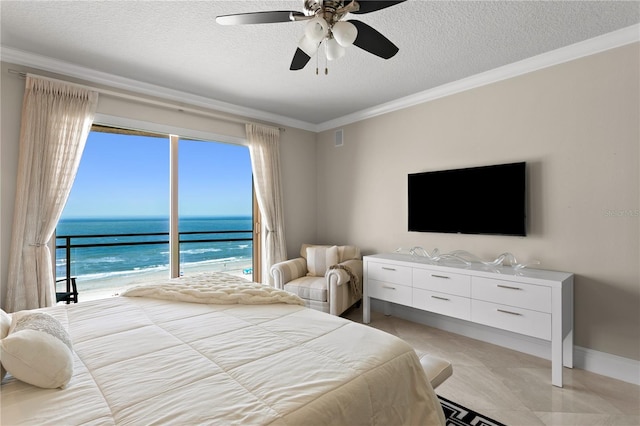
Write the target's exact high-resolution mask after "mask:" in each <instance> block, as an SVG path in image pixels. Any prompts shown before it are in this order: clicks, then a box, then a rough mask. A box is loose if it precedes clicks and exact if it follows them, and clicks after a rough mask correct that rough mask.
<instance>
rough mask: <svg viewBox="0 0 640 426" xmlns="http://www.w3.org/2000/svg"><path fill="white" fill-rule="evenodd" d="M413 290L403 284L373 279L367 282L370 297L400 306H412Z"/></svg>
mask: <svg viewBox="0 0 640 426" xmlns="http://www.w3.org/2000/svg"><path fill="white" fill-rule="evenodd" d="M411 290H412V289H411V287H409V286H406V285H402V284H394V283H389V282H385V281H377V280H372V279H369V280H368V281H367V291H368V292H369V293H368V294H369V297H373V298H374V299H380V300H387V301H389V302H393V303H398V304H400V305H406V306H411Z"/></svg>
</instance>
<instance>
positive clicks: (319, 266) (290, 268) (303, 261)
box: [270, 244, 362, 315]
mask: <svg viewBox="0 0 640 426" xmlns="http://www.w3.org/2000/svg"><path fill="white" fill-rule="evenodd" d="M270 273H271V276H272V277H273V279H274V284H275V287H276V288H279V289H283V290H286V291H289V292H291V293H294V294H297V295H298V296H300V297H301V298H302V299H303V300H304V302H305V306H307V307H308V308H312V309H316V310H319V311H322V312H327V313H329V314H331V315H340V314H342V313H343V312H344V311H346V310H347V309H348V308H349V307H351V306H352V305H353V304H354V303H356V302H359V301H360V300H361V299H362V256H361V255H360V249H359V248H358V247H355V246H327V245H310V244H303V245H302V248H301V249H300V257H297V258H295V259H290V260H286V261H284V262H280V263H276V264H275V265H273V266H272V267H271V270H270Z"/></svg>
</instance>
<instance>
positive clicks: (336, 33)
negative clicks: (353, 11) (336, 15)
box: [331, 21, 358, 47]
mask: <svg viewBox="0 0 640 426" xmlns="http://www.w3.org/2000/svg"><path fill="white" fill-rule="evenodd" d="M331 32H332V34H333V38H334V39H335V40H336V41H337V42H338V44H339V45H340V46H342V47H349V46H351V45H352V44H353V42H354V41H355V40H356V37H358V29H357V28H356V26H355V25H353V24H352V23H351V22H346V21H338V22H336V23H335V24H334V25H333V28H332V29H331Z"/></svg>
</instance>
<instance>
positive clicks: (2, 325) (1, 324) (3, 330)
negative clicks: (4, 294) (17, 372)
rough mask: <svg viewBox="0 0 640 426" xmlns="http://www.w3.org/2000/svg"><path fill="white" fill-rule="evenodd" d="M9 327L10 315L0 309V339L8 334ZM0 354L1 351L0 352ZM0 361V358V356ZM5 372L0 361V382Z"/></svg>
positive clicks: (0, 360) (0, 354)
mask: <svg viewBox="0 0 640 426" xmlns="http://www.w3.org/2000/svg"><path fill="white" fill-rule="evenodd" d="M10 327H11V316H10V315H9V314H8V313H6V312H5V311H3V310H2V309H0V339H4V338H5V337H7V334H9V328H10ZM0 356H2V353H0ZM0 362H2V359H1V358H0ZM5 374H7V371H6V370H5V369H4V367H3V366H2V364H1V363H0V382H1V381H2V379H4V375H5Z"/></svg>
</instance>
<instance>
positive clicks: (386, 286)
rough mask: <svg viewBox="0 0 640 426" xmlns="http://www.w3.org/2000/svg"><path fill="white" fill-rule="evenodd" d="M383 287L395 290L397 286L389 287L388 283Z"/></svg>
mask: <svg viewBox="0 0 640 426" xmlns="http://www.w3.org/2000/svg"><path fill="white" fill-rule="evenodd" d="M382 288H388V289H389V290H395V289H396V288H395V287H389V286H388V285H383V286H382Z"/></svg>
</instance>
